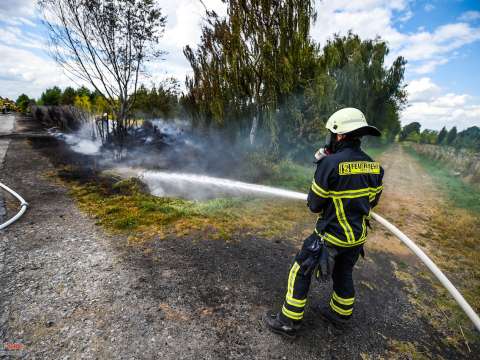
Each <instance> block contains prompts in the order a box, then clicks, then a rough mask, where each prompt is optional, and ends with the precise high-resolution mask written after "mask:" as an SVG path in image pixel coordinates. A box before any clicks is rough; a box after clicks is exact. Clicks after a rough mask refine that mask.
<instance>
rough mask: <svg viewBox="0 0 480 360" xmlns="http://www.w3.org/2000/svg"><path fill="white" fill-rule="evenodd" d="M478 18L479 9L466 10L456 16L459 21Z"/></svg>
mask: <svg viewBox="0 0 480 360" xmlns="http://www.w3.org/2000/svg"><path fill="white" fill-rule="evenodd" d="M479 19H480V11H466V12H464V13H463V14H462V15H460V16H459V17H458V20H459V21H467V22H468V21H475V20H479Z"/></svg>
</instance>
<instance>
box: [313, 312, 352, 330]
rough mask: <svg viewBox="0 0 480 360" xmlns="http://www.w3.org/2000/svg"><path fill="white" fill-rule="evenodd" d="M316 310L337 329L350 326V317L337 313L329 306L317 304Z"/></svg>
mask: <svg viewBox="0 0 480 360" xmlns="http://www.w3.org/2000/svg"><path fill="white" fill-rule="evenodd" d="M315 310H316V312H317V313H318V314H319V315H320V316H321V317H322V318H323V319H324V320H325V321H328V322H329V323H330V324H332V325H333V326H334V327H335V328H336V329H338V330H345V329H347V328H348V327H349V326H350V318H349V317H348V318H347V317H342V316H340V315H337V314H336V313H335V312H334V311H333V310H332V309H331V308H330V306H318V307H316V308H315Z"/></svg>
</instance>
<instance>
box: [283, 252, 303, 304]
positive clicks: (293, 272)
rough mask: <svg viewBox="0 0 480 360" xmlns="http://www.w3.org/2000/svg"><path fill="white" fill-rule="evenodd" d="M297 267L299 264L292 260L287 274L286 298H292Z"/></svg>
mask: <svg viewBox="0 0 480 360" xmlns="http://www.w3.org/2000/svg"><path fill="white" fill-rule="evenodd" d="M298 269H300V265H299V264H298V262H296V261H295V262H294V263H293V266H292V268H291V269H290V274H289V275H288V289H287V295H286V298H287V299H288V298H292V299H293V287H294V286H295V278H296V277H297V272H298Z"/></svg>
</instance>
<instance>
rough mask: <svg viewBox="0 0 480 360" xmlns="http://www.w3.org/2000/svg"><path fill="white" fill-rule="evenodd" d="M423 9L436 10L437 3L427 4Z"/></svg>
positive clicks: (427, 10)
mask: <svg viewBox="0 0 480 360" xmlns="http://www.w3.org/2000/svg"><path fill="white" fill-rule="evenodd" d="M423 10H425V11H426V12H430V11H433V10H435V5H433V4H430V3H428V4H425V6H424V7H423Z"/></svg>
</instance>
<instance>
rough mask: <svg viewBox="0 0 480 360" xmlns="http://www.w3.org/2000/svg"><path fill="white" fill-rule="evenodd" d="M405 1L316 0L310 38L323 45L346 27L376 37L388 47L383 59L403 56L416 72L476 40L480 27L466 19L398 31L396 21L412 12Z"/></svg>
mask: <svg viewBox="0 0 480 360" xmlns="http://www.w3.org/2000/svg"><path fill="white" fill-rule="evenodd" d="M409 4H410V2H409V1H398V2H389V1H381V0H370V1H343V0H339V1H323V2H320V3H317V11H318V20H317V22H316V24H315V25H314V26H313V29H312V37H313V38H314V39H315V40H317V41H320V43H321V44H322V45H324V44H325V43H326V41H327V40H328V39H329V38H331V37H332V36H333V34H340V35H345V34H347V33H348V31H349V30H352V31H353V32H354V33H356V34H358V35H359V36H360V37H361V38H364V39H372V38H375V37H377V36H380V37H381V38H382V39H384V40H386V41H387V42H388V44H389V46H390V49H391V54H390V56H389V58H388V61H387V62H391V61H393V59H394V58H395V57H397V56H400V55H401V56H404V57H405V58H406V59H407V60H408V61H409V63H410V64H411V66H410V68H409V69H410V70H412V71H413V72H414V73H417V74H427V73H432V72H433V71H435V69H436V68H437V67H438V66H440V65H443V64H446V63H447V62H448V61H449V60H450V59H452V58H453V57H454V56H455V55H454V52H455V51H456V50H457V49H460V48H461V47H463V46H465V45H467V44H471V43H473V42H475V41H478V40H480V27H475V26H473V25H471V24H469V23H467V22H456V23H449V24H444V25H441V26H439V27H437V28H435V29H433V30H432V31H426V30H425V28H423V27H420V28H419V29H418V31H417V32H415V33H407V32H401V31H400V30H399V28H401V24H400V26H398V22H400V23H401V22H404V21H406V20H408V19H410V18H411V17H412V16H413V15H414V14H413V12H412V10H411V9H410V6H409ZM427 5H428V4H427ZM426 7H427V9H429V10H433V9H432V8H431V7H428V6H426ZM465 14H467V15H466V16H467V17H469V18H473V17H475V16H476V12H468V13H465ZM479 15H480V12H479Z"/></svg>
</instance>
